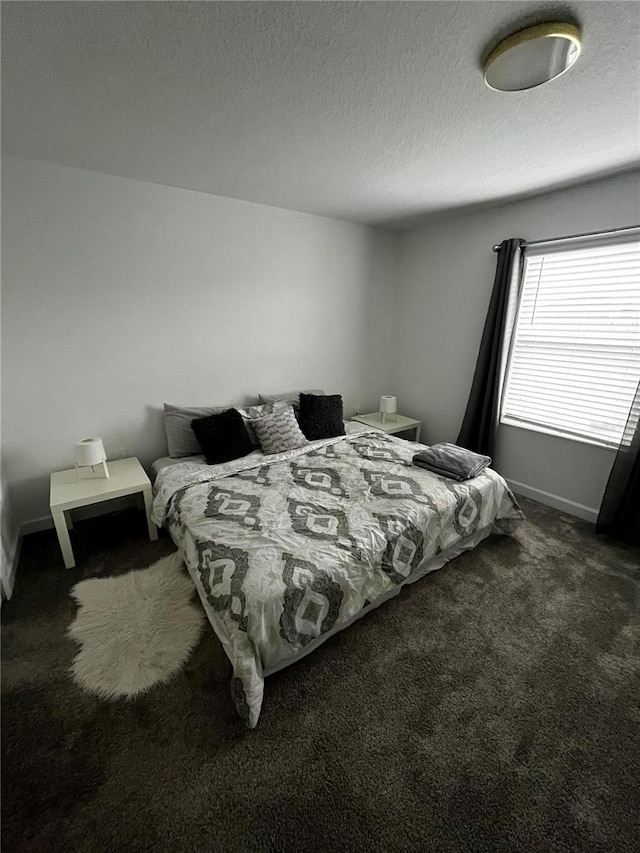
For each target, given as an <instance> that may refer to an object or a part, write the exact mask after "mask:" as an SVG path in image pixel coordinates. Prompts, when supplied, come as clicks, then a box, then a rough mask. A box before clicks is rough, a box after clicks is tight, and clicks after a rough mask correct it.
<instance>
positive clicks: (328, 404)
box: [298, 394, 344, 441]
mask: <svg viewBox="0 0 640 853" xmlns="http://www.w3.org/2000/svg"><path fill="white" fill-rule="evenodd" d="M298 420H299V422H300V429H301V430H302V432H303V433H304V434H305V435H306V437H307V438H308V439H309V441H316V439H318V438H333V437H334V436H336V435H344V423H343V420H342V397H341V396H340V394H323V395H322V396H320V395H318V394H300V411H299V413H298Z"/></svg>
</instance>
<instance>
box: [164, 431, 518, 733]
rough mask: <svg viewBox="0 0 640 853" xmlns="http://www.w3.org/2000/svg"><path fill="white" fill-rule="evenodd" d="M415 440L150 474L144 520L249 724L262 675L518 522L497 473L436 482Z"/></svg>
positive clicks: (340, 442) (378, 436) (331, 444)
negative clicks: (215, 644) (177, 563)
mask: <svg viewBox="0 0 640 853" xmlns="http://www.w3.org/2000/svg"><path fill="white" fill-rule="evenodd" d="M418 448H419V446H418V445H416V444H414V443H413V442H409V441H404V440H403V439H399V438H396V437H394V436H389V435H386V434H385V433H382V432H379V431H369V430H367V429H366V428H364V427H363V429H362V431H359V432H357V433H356V434H350V435H347V436H341V437H339V438H332V439H325V440H322V441H316V442H313V443H312V444H310V445H308V446H305V447H302V448H298V449H297V450H292V451H288V452H287V453H280V454H276V455H274V456H269V457H266V456H264V455H263V454H262V453H260V452H255V453H252V454H250V456H247V457H245V458H243V459H238V460H235V461H234V462H230V463H227V464H224V465H215V466H207V465H203V464H198V463H193V462H185V463H183V464H179V465H174V466H171V467H169V468H166V469H164V470H163V471H161V472H160V474H159V475H158V478H157V480H156V484H155V487H154V490H155V500H154V505H153V520H154V521H155V523H156V524H158V525H161V524H166V525H167V527H168V528H169V531H170V533H171V535H172V537H173V539H174V541H175V542H176V544H177V545H178V547H179V548H180V549H181V550H182V553H183V556H184V560H185V563H186V565H187V568H188V570H189V573H190V574H191V577H192V578H193V581H194V583H195V585H196V587H197V590H198V593H199V595H200V598H201V600H202V604H203V606H204V608H205V611H206V613H207V616H208V618H209V621H210V622H211V625H212V626H213V628H214V630H215V632H216V634H217V635H218V637H219V639H220V641H221V642H222V644H223V646H224V648H225V651H226V653H227V655H228V657H229V659H230V661H231V663H232V665H233V670H234V675H233V679H232V690H231V692H232V696H233V699H234V702H235V704H236V707H237V709H238V712H239V713H240V715H241V716H242V717H244V718H245V719H246V721H247V723H248V724H249V726H251V727H253V726H255V725H256V723H257V721H258V717H259V715H260V708H261V705H262V697H263V692H264V676H265V675H268V674H269V673H271V672H273V671H275V670H277V669H279V668H281V667H282V666H285V665H287V664H288V663H291V662H292V661H293V659H295V658H298V657H300V656H301V654H304V653H306V652H307V651H309V650H310V649H311V648H313V647H314V646H315V645H317V644H318V643H319V642H322V641H323V640H324V639H326V638H327V637H328V636H330V635H331V634H333V633H335V632H336V631H337V630H340V629H341V628H342V627H346V625H347V624H349V623H350V622H352V621H354V619H355V618H357V617H358V616H359V615H362V614H363V613H365V612H366V611H367V610H368V609H370V608H371V607H374V606H377V604H379V603H380V600H381V599H384V598H388V597H390V595H392V594H394V593H395V592H397V591H399V589H400V586H401V585H403V584H404V583H407V582H411V581H413V580H416V579H417V578H418V577H421V576H422V575H423V574H425V573H426V572H427V571H430V570H431V569H433V568H438V567H439V566H441V565H443V564H444V562H446V560H447V559H450V558H451V557H452V556H455V555H456V554H457V553H460V552H461V551H462V550H465V549H467V548H471V547H473V546H474V545H475V544H477V542H478V541H480V539H482V538H484V537H485V536H488V535H489V534H490V533H492V532H498V533H510V532H512V531H513V529H514V528H515V526H516V525H517V524H518V522H519V520H520V519H521V518H522V512H521V511H520V508H519V507H518V504H517V503H516V500H515V498H514V497H513V495H512V493H511V492H510V490H509V488H508V486H507V485H506V483H505V482H504V480H503V479H502V478H501V477H500V476H499V475H498V474H496V472H495V471H493V470H491V469H490V468H487V469H486V470H485V471H484V472H483V473H482V474H481V475H479V476H478V477H474V478H473V479H471V480H468V481H466V482H464V483H458V482H455V481H453V480H447V479H445V478H444V477H440V476H437V475H435V474H432V473H431V472H429V471H426V470H424V469H421V468H418V467H416V466H414V465H412V463H411V460H412V457H413V455H414V454H415V453H416V450H417V449H418ZM439 555H441V556H442V559H438V557H439Z"/></svg>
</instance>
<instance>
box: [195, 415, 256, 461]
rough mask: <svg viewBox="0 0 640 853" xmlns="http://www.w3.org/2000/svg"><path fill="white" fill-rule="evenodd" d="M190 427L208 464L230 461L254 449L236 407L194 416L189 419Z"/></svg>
mask: <svg viewBox="0 0 640 853" xmlns="http://www.w3.org/2000/svg"><path fill="white" fill-rule="evenodd" d="M191 429H192V430H193V431H194V433H195V436H196V438H197V439H198V444H199V445H200V447H201V448H202V452H203V453H204V455H205V457H206V460H207V462H208V463H209V465H218V464H220V463H221V462H231V460H232V459H240V457H241V456H246V455H247V453H251V451H252V450H255V448H254V446H253V444H251V439H250V438H249V433H248V432H247V428H246V426H245V425H244V421H243V420H242V415H241V414H240V412H239V411H238V410H237V409H227V410H226V411H225V412H220V414H217V415H208V416H207V417H206V418H195V419H194V420H192V421H191Z"/></svg>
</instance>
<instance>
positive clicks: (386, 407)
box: [380, 394, 397, 415]
mask: <svg viewBox="0 0 640 853" xmlns="http://www.w3.org/2000/svg"><path fill="white" fill-rule="evenodd" d="M396 404H397V400H396V398H395V397H392V396H391V395H390V394H385V395H384V396H383V397H380V411H381V412H384V414H385V415H395V413H396V410H397V407H396Z"/></svg>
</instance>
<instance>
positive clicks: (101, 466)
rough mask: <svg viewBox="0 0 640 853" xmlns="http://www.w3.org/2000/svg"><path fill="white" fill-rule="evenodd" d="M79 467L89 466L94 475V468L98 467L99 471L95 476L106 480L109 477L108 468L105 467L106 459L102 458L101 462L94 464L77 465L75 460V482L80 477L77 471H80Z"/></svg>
mask: <svg viewBox="0 0 640 853" xmlns="http://www.w3.org/2000/svg"><path fill="white" fill-rule="evenodd" d="M80 468H91V470H92V471H93V474H94V475H95V473H96V468H98V469H99V473H98V477H97V479H98V478H99V479H106V480H108V479H109V469H108V468H107V462H106V460H104V461H102V462H98V463H97V464H96V465H78V463H77V462H76V463H75V469H76V482H77V481H78V480H79V479H80V473H79V472H80Z"/></svg>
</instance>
